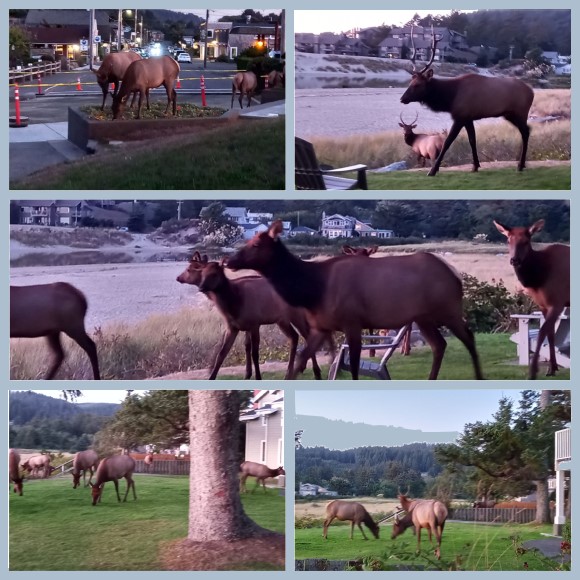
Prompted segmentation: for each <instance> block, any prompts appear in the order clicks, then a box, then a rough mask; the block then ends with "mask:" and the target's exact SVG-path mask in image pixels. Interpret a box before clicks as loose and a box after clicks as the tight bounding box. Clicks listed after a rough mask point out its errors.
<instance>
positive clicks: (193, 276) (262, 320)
mask: <svg viewBox="0 0 580 580" xmlns="http://www.w3.org/2000/svg"><path fill="white" fill-rule="evenodd" d="M177 281H178V282H180V283H186V284H193V285H195V286H198V287H199V289H200V290H201V291H202V292H204V293H205V294H206V295H207V296H208V298H209V299H210V300H211V301H212V302H214V303H215V304H216V306H217V307H218V310H219V311H220V313H221V315H222V316H223V317H224V320H225V322H226V325H227V329H226V331H225V333H224V337H223V340H222V345H221V347H220V350H219V352H218V355H217V357H216V360H215V362H214V365H213V369H212V371H211V374H210V377H209V378H210V380H214V379H215V378H216V377H217V374H218V372H219V369H220V367H221V365H222V363H223V361H224V360H225V358H226V356H227V355H228V353H229V352H230V350H231V348H232V346H233V344H234V342H235V340H236V337H237V336H238V333H239V332H240V331H245V332H246V342H245V346H246V376H245V378H246V379H249V378H251V376H252V366H251V362H250V355H251V359H252V361H253V363H254V368H255V372H256V380H261V379H262V374H261V372H260V326H262V325H264V324H277V325H278V327H279V328H280V330H281V331H282V333H283V334H284V335H285V336H287V337H288V338H289V340H290V343H291V346H290V357H289V361H288V370H287V373H286V378H288V377H289V376H290V375H291V374H292V372H293V368H294V360H295V356H296V349H297V347H298V333H297V332H296V330H298V332H299V333H300V334H301V335H302V336H303V337H304V338H305V339H307V337H308V335H309V333H310V328H309V326H308V323H307V321H306V315H305V312H304V311H303V310H301V309H298V308H291V307H290V306H288V304H286V303H285V302H284V301H283V300H282V299H281V298H280V297H279V296H278V294H277V293H276V291H275V290H274V289H273V288H272V286H271V284H270V283H269V282H268V281H267V280H265V279H264V278H261V277H257V276H252V277H247V278H239V279H237V280H229V279H228V278H227V277H226V275H225V272H224V268H223V266H222V265H221V264H218V263H217V262H209V261H208V259H207V256H203V257H202V256H200V255H199V252H197V253H196V254H194V256H193V258H192V260H191V262H190V263H189V266H188V268H187V269H186V270H185V271H184V272H183V273H182V274H181V275H180V276H178V277H177ZM295 328H296V330H295ZM311 358H312V369H313V372H314V376H315V377H316V378H317V379H320V378H321V377H322V375H321V371H320V367H319V366H318V363H317V361H316V357H315V356H312V357H311Z"/></svg>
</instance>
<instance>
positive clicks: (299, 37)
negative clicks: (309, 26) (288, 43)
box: [294, 32, 318, 44]
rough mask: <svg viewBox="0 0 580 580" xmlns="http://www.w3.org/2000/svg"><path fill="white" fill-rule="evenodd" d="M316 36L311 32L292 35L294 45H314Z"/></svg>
mask: <svg viewBox="0 0 580 580" xmlns="http://www.w3.org/2000/svg"><path fill="white" fill-rule="evenodd" d="M317 38H318V37H317V35H316V34H313V33H312V32H297V33H296V34H295V35H294V42H295V43H296V44H316V41H317Z"/></svg>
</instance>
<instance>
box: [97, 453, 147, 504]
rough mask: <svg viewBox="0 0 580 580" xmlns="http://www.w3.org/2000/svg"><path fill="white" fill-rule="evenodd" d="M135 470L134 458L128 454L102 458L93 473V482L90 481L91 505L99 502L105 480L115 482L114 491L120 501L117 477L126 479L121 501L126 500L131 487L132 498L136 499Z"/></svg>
mask: <svg viewBox="0 0 580 580" xmlns="http://www.w3.org/2000/svg"><path fill="white" fill-rule="evenodd" d="M134 471H135V460H134V459H133V458H132V457H131V456H129V455H113V456H112V457H107V458H105V459H102V460H101V462H100V463H99V467H98V468H97V472H96V474H95V483H90V482H89V483H90V486H91V488H92V489H91V493H92V496H93V505H97V502H98V503H100V502H101V497H102V495H103V488H104V487H105V483H106V482H107V481H112V482H113V483H114V484H115V491H116V492H117V500H118V501H119V502H120V501H121V496H120V495H119V479H121V478H122V477H124V478H125V480H126V481H127V491H126V492H125V497H124V498H123V501H127V495H129V490H130V489H131V488H133V498H134V499H137V494H136V492H135V482H134V481H133V472H134Z"/></svg>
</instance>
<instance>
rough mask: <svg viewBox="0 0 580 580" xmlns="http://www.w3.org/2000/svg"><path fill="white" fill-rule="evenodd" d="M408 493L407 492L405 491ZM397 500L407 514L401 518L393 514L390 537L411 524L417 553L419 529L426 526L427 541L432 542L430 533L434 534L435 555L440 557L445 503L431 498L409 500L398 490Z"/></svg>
mask: <svg viewBox="0 0 580 580" xmlns="http://www.w3.org/2000/svg"><path fill="white" fill-rule="evenodd" d="M407 493H408V492H407ZM399 501H400V502H401V507H402V509H404V510H405V511H406V512H407V514H406V515H405V516H404V517H403V518H399V517H398V516H395V521H394V523H393V533H392V534H391V539H393V540H394V539H395V538H396V537H397V536H399V535H400V534H402V533H403V532H404V531H405V530H406V529H407V528H410V527H411V526H413V527H414V528H415V534H416V536H417V554H419V552H420V551H421V530H422V529H423V528H427V533H428V534H429V542H430V543H431V544H432V543H433V541H432V534H433V533H434V534H435V539H436V540H437V548H436V549H435V555H436V556H437V559H438V560H440V559H441V537H442V535H443V528H444V527H445V520H446V519H447V513H448V512H447V508H446V507H445V504H443V503H442V502H440V501H438V500H433V499H415V500H411V499H409V498H408V497H407V495H406V494H401V493H400V492H399Z"/></svg>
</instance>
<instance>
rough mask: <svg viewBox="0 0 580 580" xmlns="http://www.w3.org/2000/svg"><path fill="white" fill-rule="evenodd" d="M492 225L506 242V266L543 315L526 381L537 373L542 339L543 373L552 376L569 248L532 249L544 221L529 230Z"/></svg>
mask: <svg viewBox="0 0 580 580" xmlns="http://www.w3.org/2000/svg"><path fill="white" fill-rule="evenodd" d="M493 223H494V224H495V227H496V228H497V230H498V231H499V232H500V233H501V234H503V235H504V236H506V237H507V239H508V247H509V256H510V264H511V265H512V266H513V267H514V270H515V273H516V276H517V278H518V280H519V282H520V284H521V285H522V286H523V287H524V289H525V292H526V294H528V295H529V296H530V298H531V299H532V300H533V301H534V302H535V303H536V304H537V305H538V307H539V308H540V311H541V312H542V314H543V316H544V323H543V324H542V326H541V328H540V331H539V333H538V338H537V343H536V350H535V352H534V355H533V357H532V362H531V364H530V369H529V378H530V379H535V378H536V376H537V374H538V362H539V358H540V349H541V348H542V345H543V344H544V340H546V338H547V339H548V345H549V350H550V363H549V366H548V372H547V373H546V374H547V376H552V375H555V374H556V371H557V370H558V363H557V362H556V345H555V336H554V335H555V328H556V322H557V321H558V318H559V316H560V314H562V310H564V308H565V307H567V306H570V246H566V245H565V244H550V245H548V246H547V247H545V248H543V249H541V250H534V248H533V247H532V236H533V235H534V234H535V233H537V232H539V231H541V230H542V228H543V227H544V223H545V222H544V220H538V221H537V222H536V223H534V224H532V225H531V226H529V227H507V226H504V225H502V224H500V223H498V222H496V221H494V222H493Z"/></svg>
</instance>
